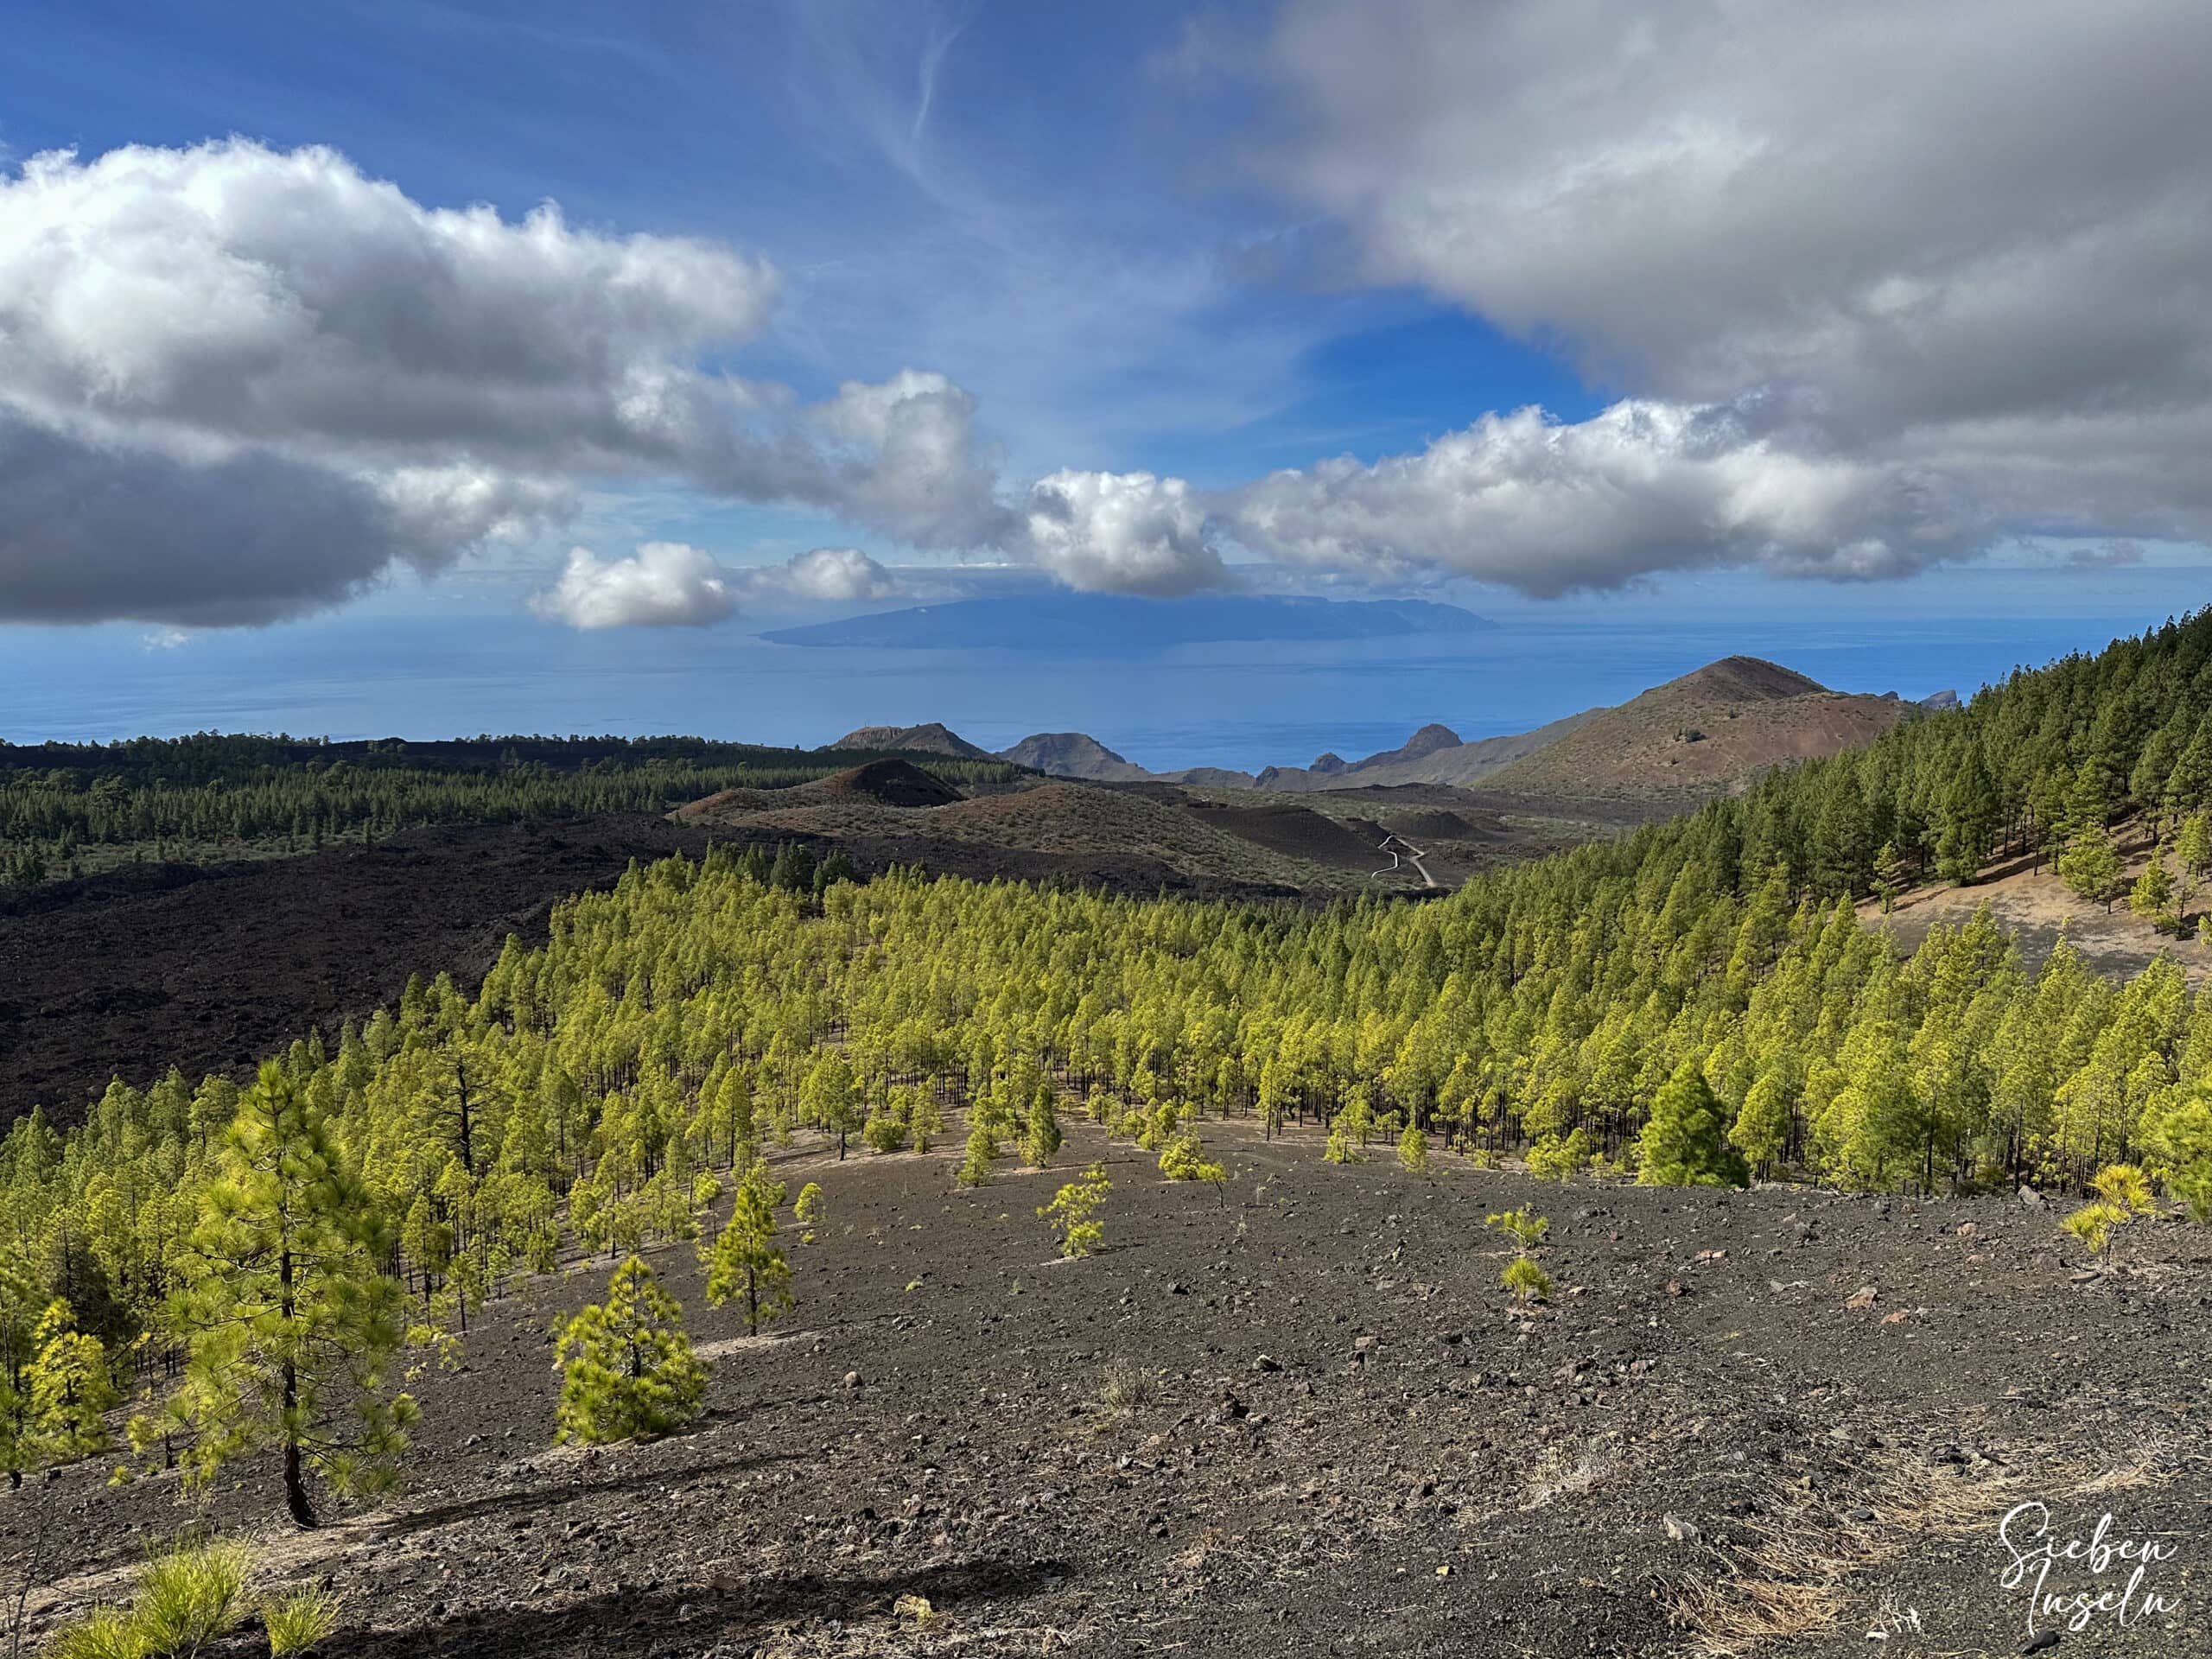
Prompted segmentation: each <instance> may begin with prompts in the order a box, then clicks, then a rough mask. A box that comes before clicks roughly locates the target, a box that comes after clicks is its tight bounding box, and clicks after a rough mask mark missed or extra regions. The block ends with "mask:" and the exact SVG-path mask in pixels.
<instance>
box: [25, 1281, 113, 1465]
mask: <svg viewBox="0 0 2212 1659" xmlns="http://www.w3.org/2000/svg"><path fill="white" fill-rule="evenodd" d="M36 1341H37V1343H38V1357H36V1358H35V1359H34V1360H32V1361H31V1363H30V1369H29V1373H28V1376H27V1378H26V1381H27V1382H28V1383H29V1390H30V1423H31V1439H32V1443H33V1445H34V1446H35V1447H36V1451H37V1460H38V1461H39V1462H41V1463H68V1462H71V1461H73V1459H78V1458H82V1457H88V1456H90V1455H91V1454H92V1453H93V1452H98V1451H99V1450H101V1449H102V1448H103V1447H104V1446H106V1445H107V1443H108V1440H109V1436H108V1432H107V1414H108V1413H109V1412H110V1411H111V1410H113V1409H114V1408H115V1405H116V1402H117V1401H118V1399H119V1398H120V1396H119V1395H118V1394H117V1392H116V1388H115V1383H114V1379H113V1378H112V1377H111V1376H109V1375H108V1365H107V1350H106V1348H105V1346H104V1345H103V1344H102V1343H101V1342H100V1339H99V1338H98V1337H92V1336H87V1335H86V1334H85V1333H84V1332H80V1331H79V1330H78V1329H77V1316H76V1314H75V1313H73V1311H72V1310H71V1308H70V1306H69V1304H68V1303H67V1302H66V1301H63V1300H60V1298H59V1297H57V1298H55V1299H54V1301H53V1302H52V1303H51V1304H49V1305H48V1308H47V1310H46V1314H45V1317H44V1318H42V1319H40V1320H39V1323H38V1332H37V1337H36Z"/></svg>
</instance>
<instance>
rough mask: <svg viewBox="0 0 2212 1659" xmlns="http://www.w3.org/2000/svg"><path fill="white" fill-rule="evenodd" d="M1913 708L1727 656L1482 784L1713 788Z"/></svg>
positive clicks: (1878, 726)
mask: <svg viewBox="0 0 2212 1659" xmlns="http://www.w3.org/2000/svg"><path fill="white" fill-rule="evenodd" d="M1910 712H1911V708H1910V705H1909V704H1907V703H1904V702H1899V701H1898V700H1897V698H1895V697H1869V696H1853V695H1850V694H1847V693H1845V692H1839V691H1830V690H1827V688H1826V687H1825V686H1823V685H1821V683H1819V682H1818V681H1817V680H1812V679H1808V678H1807V677H1805V676H1804V675H1802V674H1799V673H1796V672H1795V671H1792V670H1789V669H1786V668H1783V667H1781V666H1779V665H1778V664H1774V663H1768V662H1762V661H1760V660H1759V659H1758V658H1754V657H1725V658H1721V659H1720V661H1719V662H1717V663H1710V664H1707V665H1706V666H1705V667H1703V668H1700V669H1699V670H1697V671H1695V672H1694V673H1690V674H1685V675H1683V676H1682V677H1681V678H1680V679H1677V680H1669V681H1668V682H1667V683H1666V684H1664V685H1659V686H1654V687H1653V688H1652V689H1651V690H1649V691H1646V692H1644V693H1643V695H1642V696H1638V697H1634V698H1631V699H1630V701H1629V702H1624V703H1623V704H1621V705H1620V706H1619V707H1618V708H1617V709H1602V710H1599V711H1598V712H1596V713H1594V714H1593V715H1591V716H1590V717H1589V718H1587V719H1586V720H1584V721H1582V722H1581V723H1580V724H1579V725H1578V726H1576V727H1575V728H1573V730H1572V731H1570V732H1568V733H1567V734H1564V735H1563V736H1561V737H1560V738H1559V739H1558V740H1557V741H1554V742H1552V743H1548V744H1547V745H1545V746H1544V747H1542V748H1541V749H1539V750H1538V751H1536V752H1535V753H1533V754H1529V755H1527V756H1524V757H1523V758H1522V759H1520V760H1516V761H1514V762H1513V763H1512V764H1511V765H1510V766H1503V767H1501V768H1500V769H1498V770H1497V772H1492V773H1491V775H1490V776H1489V777H1487V778H1485V779H1484V780H1483V784H1484V788H1486V789H1491V790H1496V791H1500V792H1502V793H1510V794H1534V795H1546V796H1557V797H1574V796H1595V797H1601V798H1602V797H1615V796H1647V797H1649V796H1659V797H1668V796H1698V795H1710V794H1714V793H1718V792H1721V791H1727V790H1732V789H1735V788H1738V787H1740V786H1741V785H1744V784H1745V783H1746V782H1748V781H1749V780H1750V779H1752V778H1753V777H1755V776H1757V775H1758V773H1759V772H1764V770H1766V769H1767V768H1768V767H1770V766H1780V765H1783V764H1784V763H1786V762H1788V761H1791V760H1811V759H1814V758H1815V757H1817V756H1821V755H1829V754H1834V753H1837V752H1838V751H1839V750H1841V749H1846V748H1850V747H1853V746H1854V745H1857V744H1860V743H1865V742H1868V741H1872V739H1874V738H1876V737H1878V736H1880V735H1881V734H1882V733H1884V732H1885V731H1887V730H1888V729H1889V728H1891V727H1892V726H1894V725H1896V724H1897V722H1898V721H1901V720H1903V719H1904V718H1905V716H1906V715H1908V714H1909V713H1910Z"/></svg>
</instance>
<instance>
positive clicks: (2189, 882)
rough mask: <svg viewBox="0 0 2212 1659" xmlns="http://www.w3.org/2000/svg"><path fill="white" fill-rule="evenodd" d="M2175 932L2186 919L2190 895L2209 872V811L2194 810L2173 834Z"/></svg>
mask: <svg viewBox="0 0 2212 1659" xmlns="http://www.w3.org/2000/svg"><path fill="white" fill-rule="evenodd" d="M2174 863H2175V866H2176V871H2177V874H2176V877H2175V887H2174V913H2175V917H2176V927H2175V930H2174V931H2176V932H2179V931H2181V930H2180V926H2179V923H2180V922H2182V921H2185V920H2187V919H2188V916H2189V895H2190V893H2191V892H2193V891H2194V890H2195V889H2196V887H2199V886H2200V885H2202V882H2203V880H2204V879H2205V877H2207V876H2208V875H2212V812H2204V811H2196V812H2192V813H2190V815H2189V816H2188V817H2185V818H2183V820H2182V821H2181V828H2180V829H2178V830H2177V831H2176V832H2175V834H2174Z"/></svg>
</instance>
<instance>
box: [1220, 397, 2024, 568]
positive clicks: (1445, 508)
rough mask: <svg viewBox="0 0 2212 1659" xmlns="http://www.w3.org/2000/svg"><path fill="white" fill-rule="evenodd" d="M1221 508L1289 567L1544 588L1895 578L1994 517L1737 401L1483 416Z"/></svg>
mask: <svg viewBox="0 0 2212 1659" xmlns="http://www.w3.org/2000/svg"><path fill="white" fill-rule="evenodd" d="M1219 510H1220V512H1221V515H1222V518H1223V521H1224V524H1225V525H1226V527H1227V528H1228V529H1229V530H1230V533H1232V534H1234V535H1235V536H1236V538H1237V539H1238V540H1239V541H1240V542H1242V543H1244V544H1245V545H1246V546H1248V547H1249V548H1252V549H1254V550H1257V551H1263V552H1265V553H1268V554H1269V555H1271V556H1274V557H1276V558H1280V559H1282V560H1286V561H1288V562H1291V563H1302V564H1308V565H1319V566H1325V567H1332V568H1337V569H1370V570H1376V571H1377V572H1379V573H1387V574H1392V575H1402V574H1406V573H1407V572H1408V571H1409V570H1411V569H1416V568H1424V567H1425V568H1430V569H1440V570H1446V571H1449V572H1452V573H1453V574H1455V575H1465V576H1472V577H1474V578H1476V579H1478V580H1479V581H1484V582H1503V583H1508V584H1510V585H1511V586H1514V587H1516V588H1521V589H1522V590H1523V591H1524V592H1528V593H1532V594H1542V595H1553V594H1560V593H1564V592H1566V591H1567V590H1568V589H1570V588H1585V587H1607V586H1612V585H1615V584H1618V583H1619V582H1624V581H1627V580H1629V579H1630V578H1632V577H1635V576H1637V575H1645V574H1648V573H1649V572H1652V571H1656V570H1662V569H1681V568H1685V567H1694V566H1697V565H1705V564H1718V563H1732V564H1761V565H1764V566H1766V567H1768V568H1769V569H1776V570H1779V571H1783V572H1786V573H1789V574H1792V575H1824V576H1831V577H1847V578H1860V577H1872V576H1883V575H1899V574H1903V573H1904V572H1907V571H1910V570H1912V569H1917V568H1918V567H1920V566H1921V565H1923V564H1926V563H1929V562H1931V561H1933V560H1935V559H1938V558H1942V557H1946V556H1954V555H1956V554H1958V553H1960V552H1962V551H1964V550H1966V549H1967V547H1968V546H1970V545H1971V544H1972V543H1973V540H1974V537H1976V536H1977V535H1978V534H1979V533H1980V531H1981V529H1982V528H1983V527H1982V526H1981V525H1980V524H1978V523H1977V522H1976V521H1974V519H1973V518H1970V517H1967V516H1964V515H1962V514H1961V513H1960V512H1959V511H1958V510H1957V509H1955V507H1954V505H1953V504H1951V503H1950V502H1949V501H1948V500H1947V499H1946V498H1945V497H1944V495H1943V493H1942V492H1941V491H1940V490H1932V489H1927V488H1921V487H1916V486H1915V482H1914V480H1912V479H1910V477H1909V476H1907V475H1905V474H1903V473H1901V472H1899V471H1898V470H1897V469H1895V468H1891V467H1882V466H1878V465H1873V464H1869V463H1867V462H1866V461H1858V460H1853V459H1849V458H1846V457H1840V456H1833V455H1818V454H1808V453H1802V452H1799V451H1795V450H1793V449H1791V448H1789V446H1788V445H1787V443H1785V442H1777V440H1776V439H1775V438H1773V437H1770V436H1767V435H1759V434H1758V433H1757V432H1755V431H1753V430H1751V429H1747V425H1746V423H1745V421H1744V420H1742V419H1741V418H1740V417H1739V416H1738V414H1737V412H1735V411H1732V410H1714V409H1694V408H1689V407H1686V406H1684V405H1681V404H1664V403H1649V402H1625V403H1620V404H1615V405H1613V406H1612V407H1611V408H1610V409H1608V410H1605V411H1604V412H1603V413H1602V414H1599V415H1598V416H1594V417H1592V419H1590V420H1587V421H1584V422H1580V423H1574V424H1561V423H1557V422H1554V421H1552V420H1549V419H1548V418H1547V417H1546V416H1545V415H1544V413H1543V411H1542V410H1538V409H1523V410H1518V411H1516V413H1514V414H1511V415H1503V416H1500V415H1491V416H1484V417H1483V418H1482V419H1481V420H1479V421H1478V422H1476V423H1475V424H1473V425H1472V426H1470V427H1468V428H1467V429H1465V430H1464V431H1459V432H1454V433H1452V434H1450V435H1447V436H1445V437H1442V438H1440V439H1438V440H1437V441H1436V442H1433V443H1432V444H1431V445H1430V446H1429V447H1428V448H1427V449H1425V450H1423V451H1422V452H1421V453H1420V454H1414V455H1400V456H1393V457H1389V458H1388V459H1385V460H1383V461H1377V462H1376V463H1375V464H1374V465H1372V466H1363V465H1361V464H1359V463H1358V462H1357V461H1351V460H1339V461H1324V462H1322V463H1321V464H1320V465H1319V466H1317V467H1312V468H1310V469H1306V470H1302V471H1295V472H1281V473H1276V474H1273V475H1272V476H1270V477H1268V478H1266V479H1263V480H1260V481H1258V482H1257V483H1255V484H1252V485H1249V486H1245V487H1244V488H1243V489H1241V490H1237V491H1233V492H1230V493H1228V494H1227V495H1226V496H1224V498H1223V499H1222V500H1221V502H1220V503H1219Z"/></svg>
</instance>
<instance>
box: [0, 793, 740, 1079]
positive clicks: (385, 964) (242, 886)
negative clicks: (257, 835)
mask: <svg viewBox="0 0 2212 1659" xmlns="http://www.w3.org/2000/svg"><path fill="white" fill-rule="evenodd" d="M708 839H709V838H708V836H707V835H706V834H705V833H704V832H703V831H696V830H691V829H680V828H678V827H677V826H675V825H672V824H668V823H663V822H662V821H661V820H660V819H659V818H658V817H654V816H652V815H649V814H644V813H639V814H635V815H623V816H620V817H602V818H588V819H572V820H567V821H563V822H561V823H543V824H480V825H467V826H461V827H454V828H443V829H413V830H408V831H406V832H404V833H403V834H401V835H398V836H394V837H392V838H391V840H389V841H384V842H377V843H375V844H374V845H372V846H369V847H360V846H350V845H349V846H345V847H335V848H327V849H324V850H323V851H321V852H319V853H312V854H308V855H302V856H301V857H297V858H287V859H264V860H259V861H251V862H244V863H236V864H222V865H214V866H210V867H205V868H202V867H195V866H192V865H184V864H161V865H148V866H143V867H138V868H128V869H121V870H115V871H111V872H109V873H107V874H102V875H94V876H87V877H85V878H84V879H82V880H76V881H64V882H55V883H53V884H51V885H49V886H47V887H36V888H32V889H30V890H29V891H26V892H18V893H8V894H5V895H0V1122H4V1121H12V1120H13V1119H14V1118H16V1116H20V1115H21V1114H22V1113H23V1112H26V1111H28V1110H29V1109H30V1108H31V1107H32V1106H33V1105H34V1104H41V1103H42V1104H44V1105H45V1106H46V1107H47V1109H48V1112H49V1113H50V1114H51V1115H53V1116H55V1117H56V1118H57V1119H59V1120H60V1121H63V1122H68V1121H73V1120H74V1119H75V1118H76V1117H77V1116H79V1114H80V1113H81V1110H82V1105H83V1103H84V1102H85V1101H86V1099H88V1098H91V1097H92V1096H98V1095H99V1092H100V1090H103V1089H104V1088H105V1087H106V1086H107V1081H108V1079H109V1077H111V1076H113V1075H116V1074H117V1073H118V1072H119V1073H120V1074H121V1075H122V1076H124V1077H125V1078H127V1079H129V1080H130V1081H131V1082H133V1083H136V1084H142V1085H143V1084H147V1083H149V1082H151V1081H152V1080H153V1079H154V1078H156V1077H159V1076H160V1075H161V1073H162V1071H166V1070H167V1069H168V1066H169V1065H171V1064H172V1063H174V1064H175V1065H178V1066H180V1067H181V1068H182V1070H183V1071H184V1073H185V1075H186V1076H187V1077H190V1078H192V1079H193V1080H194V1082H195V1083H196V1082H197V1081H198V1080H199V1079H200V1077H201V1076H202V1075H203V1074H205V1073H207V1072H208V1071H223V1070H232V1069H238V1068H243V1067H246V1066H250V1065H253V1064H254V1063H256V1062H257V1061H258V1060H259V1059H261V1058H264V1057H265V1056H267V1055H269V1054H270V1053H273V1052H277V1050H279V1049H281V1048H283V1046H285V1045H286V1044H289V1042H291V1041H292V1040H293V1039H295V1038H297V1037H302V1036H304V1035H305V1034H306V1033H307V1032H308V1029H309V1028H310V1027H315V1026H318V1025H320V1026H321V1027H324V1028H325V1029H327V1030H329V1031H332V1032H334V1031H335V1029H336V1027H337V1025H338V1023H339V1022H340V1020H342V1019H344V1018H345V1017H346V1016H348V1015H354V1014H366V1013H368V1012H370V1011H371V1010H372V1009H373V1008H375V1007H377V1006H378V1004H379V1003H383V1002H389V1001H392V1000H393V999H395V998H396V997H397V995H398V994H399V992H400V990H401V988H403V987H404V986H405V984H406V982H407V977H408V976H409V975H410V974H411V973H416V972H420V973H422V974H423V975H425V976H429V975H432V974H435V973H437V972H438V971H440V970H441V969H444V970H447V971H449V972H451V973H452V974H453V975H454V977H455V978H456V979H458V980H461V981H463V982H474V981H475V980H477V979H479V978H480V977H481V976H483V974H484V972H485V970H486V969H488V968H489V967H490V966H491V964H492V963H493V959H494V958H496V957H498V955H499V946H500V944H501V943H502V942H503V941H504V940H505V938H506V936H507V935H508V933H510V932H515V933H519V934H521V935H522V936H523V937H524V938H529V939H533V940H534V939H537V938H543V934H544V930H545V918H546V916H547V913H548V912H550V910H551V908H552V906H553V905H554V903H555V902H556V900H557V899H561V898H563V897H565V896H566V895H567V894H569V893H575V892H577V891H579V890H581V889H582V888H586V887H602V886H607V885H610V884H612V883H613V881H614V880H617V879H618V878H620V875H621V874H622V872H623V870H624V868H626V867H627V865H628V863H629V861H630V860H631V859H632V858H639V859H652V858H661V857H665V856H666V855H669V854H670V853H672V852H677V851H687V852H691V853H695V854H696V853H697V852H699V851H701V850H702V849H704V848H705V846H706V845H707V842H708Z"/></svg>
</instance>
